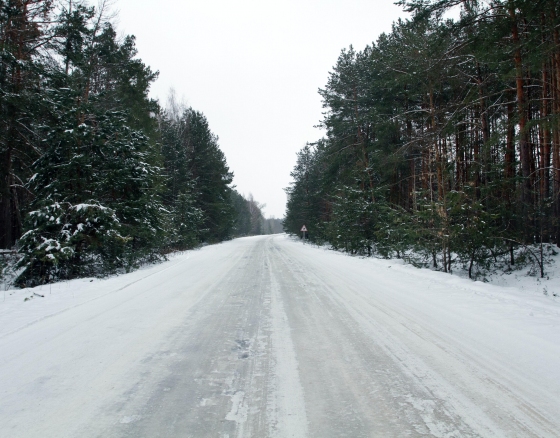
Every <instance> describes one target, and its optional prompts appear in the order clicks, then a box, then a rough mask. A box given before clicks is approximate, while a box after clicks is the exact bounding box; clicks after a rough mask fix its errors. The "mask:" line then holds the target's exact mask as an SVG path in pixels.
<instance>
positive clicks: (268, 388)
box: [0, 235, 560, 438]
mask: <svg viewBox="0 0 560 438" xmlns="http://www.w3.org/2000/svg"><path fill="white" fill-rule="evenodd" d="M35 291H36V292H37V293H40V294H42V295H45V297H44V298H41V297H37V296H35V297H36V298H34V299H32V300H31V301H28V302H25V303H23V298H24V297H25V296H30V295H32V292H33V291H23V292H17V293H14V292H12V294H11V295H10V294H8V296H7V298H6V301H5V302H3V303H2V306H0V437H6V438H8V437H10V438H16V437H26V438H28V437H41V438H48V437H53V438H62V437H80V438H85V437H103V438H106V437H150V438H151V437H229V438H233V437H298V438H304V437H317V438H326V437H403V436H412V437H414V436H438V437H469V436H481V437H492V436H498V437H531V436H539V437H541V436H542V437H554V436H559V435H560V432H559V431H560V316H559V312H560V306H559V305H558V303H557V302H555V301H554V300H553V299H551V298H546V297H542V298H541V297H537V296H526V295H523V294H522V293H521V292H519V291H516V290H514V289H503V288H499V287H495V286H489V285H486V284H481V283H473V282H470V281H468V280H462V279H458V278H455V277H452V276H449V275H446V274H441V273H436V272H431V271H426V270H417V269H414V268H412V267H409V266H402V265H400V264H396V263H395V262H394V261H393V262H390V261H379V260H368V259H358V258H353V257H348V256H345V255H342V254H338V253H334V252H331V251H326V250H323V249H318V248H314V247H311V246H309V245H302V244H301V243H300V242H296V241H293V240H290V239H289V238H287V237H286V236H281V235H278V236H262V237H253V238H244V239H237V240H235V241H231V242H227V243H224V244H220V245H214V246H209V247H205V248H203V249H201V250H198V251H190V252H187V253H185V254H183V255H180V256H177V257H175V258H173V259H172V260H171V261H169V262H166V263H163V264H161V265H157V266H153V267H150V268H149V269H144V270H141V271H137V272H135V273H132V274H127V275H123V276H119V277H115V278H110V279H106V280H102V281H99V280H95V281H90V280H78V281H73V282H69V283H61V284H58V285H54V286H52V287H44V288H42V289H41V290H40V291H39V290H38V289H37V290H35Z"/></svg>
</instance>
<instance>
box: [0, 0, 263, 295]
mask: <svg viewBox="0 0 560 438" xmlns="http://www.w3.org/2000/svg"><path fill="white" fill-rule="evenodd" d="M108 17H109V11H108V10H107V3H106V2H101V3H100V6H99V7H98V8H94V7H90V6H89V5H88V4H87V3H86V2H79V1H74V2H72V1H69V2H67V3H64V2H54V1H52V0H0V249H4V250H13V251H14V252H16V253H17V254H19V256H20V257H21V259H20V261H19V263H18V266H17V269H18V270H19V273H20V274H19V277H18V279H17V282H18V284H20V285H35V284H39V283H46V282H49V281H53V280H57V279H68V278H75V277H79V276H86V275H103V274H107V273H112V272H120V271H127V270H130V269H132V268H134V267H136V266H138V265H139V264H140V263H143V262H147V261H153V260H157V259H160V258H162V257H163V256H164V255H165V254H166V253H168V252H170V251H174V250H182V249H187V248H192V247H194V246H196V245H199V244H200V243H204V242H218V241H222V240H224V239H229V238H231V237H234V236H237V235H246V234H251V233H254V232H256V231H255V229H254V228H247V226H246V221H247V217H249V216H250V215H251V214H256V212H251V208H253V207H255V204H256V203H255V201H254V200H252V199H245V198H243V197H242V196H241V195H239V194H238V193H237V192H236V191H235V190H234V189H233V188H232V186H231V182H232V178H233V174H232V173H231V171H230V170H229V168H228V166H227V162H226V159H225V156H224V154H223V153H222V151H221V150H220V148H219V145H218V138H217V137H216V136H215V135H214V134H213V133H212V131H211V130H210V127H209V125H208V121H207V120H206V118H205V117H204V115H203V114H202V113H200V112H198V111H195V110H194V109H192V108H185V107H181V106H179V105H176V104H175V103H174V100H173V99H171V100H170V105H168V108H166V109H163V108H162V107H160V105H159V103H158V102H156V101H154V100H152V99H150V98H149V97H148V90H149V87H150V84H151V83H152V82H153V81H154V80H155V79H156V78H157V73H156V72H154V71H152V70H151V69H150V68H149V67H148V66H146V65H145V64H144V63H143V62H142V61H141V60H140V59H138V58H137V51H136V48H135V42H134V37H132V36H127V37H125V38H124V39H120V38H118V37H117V34H116V32H115V29H114V26H113V25H112V24H111V21H110V20H109V19H108ZM257 210H258V205H257ZM259 214H260V215H261V216H262V214H261V213H260V210H259ZM249 222H250V220H249ZM3 253H5V251H3Z"/></svg>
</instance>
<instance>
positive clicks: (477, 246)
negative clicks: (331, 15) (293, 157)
mask: <svg viewBox="0 0 560 438" xmlns="http://www.w3.org/2000/svg"><path fill="white" fill-rule="evenodd" d="M397 3H398V4H399V5H401V6H402V7H403V8H404V10H405V11H406V12H408V13H410V19H406V20H399V21H398V22H396V23H394V24H393V28H392V31H391V32H390V33H387V34H382V35H381V36H380V37H379V38H378V39H377V41H376V42H375V43H372V44H371V45H369V46H367V47H366V48H365V49H364V50H362V51H356V50H355V49H354V48H353V47H350V48H348V49H345V50H343V51H342V52H341V54H340V56H339V58H338V61H337V63H336V65H335V66H334V68H333V70H332V72H331V73H330V76H329V80H328V83H327V84H326V86H325V87H324V88H323V89H321V90H319V93H320V95H321V96H322V99H323V107H324V109H325V110H324V118H323V120H322V122H321V126H322V127H323V128H324V129H325V130H326V136H325V137H324V138H322V139H320V140H319V141H317V142H314V143H309V144H307V145H306V146H305V147H304V148H303V149H302V150H301V151H300V152H299V153H298V154H297V164H296V166H295V167H294V169H293V172H292V174H291V175H292V178H293V183H292V184H291V185H290V187H288V188H286V192H287V194H288V204H287V213H286V217H285V221H284V227H285V230H286V231H287V232H288V233H291V234H298V233H299V231H300V228H301V226H302V225H303V224H305V225H306V226H307V228H308V230H309V233H308V236H309V239H310V240H312V241H315V242H318V243H321V242H328V243H329V244H330V245H332V247H334V248H335V249H339V250H342V251H346V252H349V253H351V254H358V255H366V256H380V257H387V258H390V257H398V258H403V259H404V260H405V261H406V262H409V263H413V264H414V265H416V266H427V267H431V268H433V269H438V270H441V271H445V272H451V271H452V270H454V269H458V268H460V269H464V270H465V271H467V272H468V275H469V277H471V278H484V277H485V275H486V274H487V273H490V272H495V271H496V270H497V269H504V270H506V271H508V270H509V271H512V270H514V269H518V268H519V267H520V266H526V265H530V266H532V268H531V270H532V271H533V274H534V275H539V276H541V277H543V276H545V265H546V260H547V256H549V255H551V254H554V253H556V252H557V250H556V249H555V246H554V245H556V246H557V245H559V243H560V198H559V196H560V3H559V2H557V1H555V0H536V1H535V0H492V1H489V2H487V1H484V2H483V1H478V0H401V1H399V2H397ZM449 14H455V15H457V16H458V18H456V19H450V18H446V17H449Z"/></svg>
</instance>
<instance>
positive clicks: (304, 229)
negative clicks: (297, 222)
mask: <svg viewBox="0 0 560 438" xmlns="http://www.w3.org/2000/svg"><path fill="white" fill-rule="evenodd" d="M300 231H302V232H304V233H305V232H307V228H305V225H304V226H303V227H301V230H300Z"/></svg>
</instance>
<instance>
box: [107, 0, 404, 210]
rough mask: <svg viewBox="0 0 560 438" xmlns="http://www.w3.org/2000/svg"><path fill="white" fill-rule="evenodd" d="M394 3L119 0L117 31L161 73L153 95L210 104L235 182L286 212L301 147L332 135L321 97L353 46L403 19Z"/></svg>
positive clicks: (202, 106)
mask: <svg viewBox="0 0 560 438" xmlns="http://www.w3.org/2000/svg"><path fill="white" fill-rule="evenodd" d="M393 1H394V0H336V1H335V0H281V1H280V0H276V1H269V0H166V1H157V0H118V1H117V2H116V4H115V8H116V9H118V10H119V11H120V13H119V16H118V30H119V32H120V33H122V34H133V35H136V38H137V47H138V50H139V57H140V58H141V59H142V60H143V61H144V62H145V63H146V64H147V65H149V66H150V67H151V68H152V69H153V70H159V72H160V76H159V79H158V80H157V82H156V83H155V84H154V85H153V86H152V92H151V95H152V97H154V98H157V99H159V100H160V102H162V103H163V104H164V103H165V101H166V99H167V95H168V92H169V89H170V88H171V87H173V88H174V89H175V90H176V94H177V96H178V98H179V99H181V98H184V100H185V102H186V104H187V105H190V106H192V107H193V108H194V109H196V110H198V111H202V112H203V113H204V114H205V115H206V117H207V118H208V121H209V124H210V128H211V129H212V131H213V132H214V133H215V134H217V135H218V136H219V137H220V147H221V149H222V150H223V151H224V153H225V155H226V158H227V162H228V164H229V167H230V169H231V170H232V171H233V172H234V173H235V179H234V184H236V185H237V189H238V191H239V192H240V193H243V194H245V195H248V194H249V193H253V196H254V197H255V199H256V200H257V201H259V202H261V203H265V204H266V207H265V209H264V211H265V215H266V216H267V217H268V216H276V217H282V216H283V215H284V211H285V205H286V196H285V194H284V191H283V188H284V187H287V186H288V185H289V183H290V181H291V178H290V171H291V170H292V168H293V166H294V164H295V159H296V152H297V151H299V150H300V149H301V148H302V147H303V146H304V145H305V143H306V142H308V141H309V142H312V141H315V140H317V139H318V138H320V137H321V136H322V135H323V133H322V132H321V131H320V130H319V129H317V128H314V125H316V124H317V123H318V122H319V121H320V120H321V117H322V116H321V113H322V111H323V110H322V107H321V99H320V97H319V95H318V94H317V89H318V88H320V87H324V85H325V84H326V81H327V77H328V73H329V71H330V70H331V69H332V66H333V65H334V64H335V63H336V60H337V58H338V55H339V53H340V51H341V49H343V48H344V47H348V46H349V45H350V44H352V45H353V46H354V47H355V48H356V49H358V50H361V49H363V48H364V47H365V46H366V45H367V44H369V43H371V42H372V41H374V40H375V39H376V38H377V36H378V35H379V34H380V33H382V32H389V31H390V30H391V24H392V22H393V21H395V20H396V19H397V18H398V17H403V16H404V13H403V12H402V11H401V9H400V8H399V7H397V6H395V5H393Z"/></svg>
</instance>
